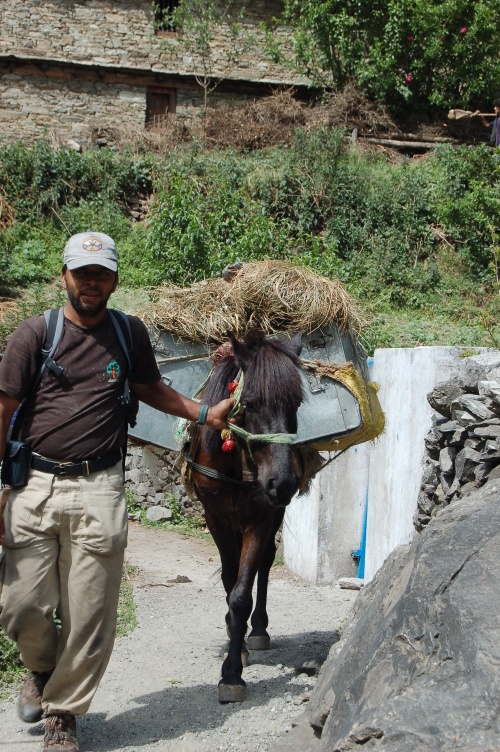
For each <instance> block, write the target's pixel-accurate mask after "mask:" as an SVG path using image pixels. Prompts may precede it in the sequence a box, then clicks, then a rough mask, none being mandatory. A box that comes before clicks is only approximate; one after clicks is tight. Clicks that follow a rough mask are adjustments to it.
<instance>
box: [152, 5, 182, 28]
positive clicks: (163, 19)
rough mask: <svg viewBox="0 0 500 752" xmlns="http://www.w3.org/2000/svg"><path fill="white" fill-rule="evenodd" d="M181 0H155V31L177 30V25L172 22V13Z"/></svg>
mask: <svg viewBox="0 0 500 752" xmlns="http://www.w3.org/2000/svg"><path fill="white" fill-rule="evenodd" d="M178 5H179V0H156V2H155V33H156V34H158V33H161V32H165V31H166V32H170V33H172V32H175V31H176V30H177V29H176V26H175V24H174V23H173V22H172V13H173V12H174V10H175V9H176V8H177V7H178Z"/></svg>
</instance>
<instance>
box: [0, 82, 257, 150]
mask: <svg viewBox="0 0 500 752" xmlns="http://www.w3.org/2000/svg"><path fill="white" fill-rule="evenodd" d="M146 89H147V87H146V86H145V85H140V84H130V83H127V82H126V81H122V82H117V83H111V82H110V83H108V82H106V81H100V80H98V77H97V76H96V80H80V79H75V78H71V77H68V78H67V79H65V80H64V85H63V86H62V85H61V78H60V77H54V76H44V75H26V74H20V73H4V74H3V75H0V135H1V137H2V140H3V141H7V142H8V141H16V140H19V139H21V138H22V139H23V140H24V141H26V142H28V143H30V142H33V141H35V140H36V139H39V138H49V139H52V140H53V141H54V142H55V144H56V145H57V144H58V143H65V142H66V141H67V140H69V139H73V140H74V141H76V142H78V143H79V144H80V145H81V146H82V147H83V148H89V147H90V146H91V145H92V143H94V142H95V141H96V139H97V138H98V137H99V135H100V133H101V132H102V131H104V132H105V133H107V134H109V133H112V132H113V131H116V132H118V133H119V132H122V133H123V132H124V133H130V132H132V133H134V132H137V131H142V129H143V128H144V125H145V114H146ZM176 100H177V106H176V120H177V121H178V122H179V124H181V123H182V124H184V125H186V126H188V127H189V126H192V125H193V124H194V123H195V122H196V121H197V119H198V118H199V113H200V110H201V107H202V106H203V93H202V91H201V90H199V89H191V90H189V89H179V90H178V91H177V95H176ZM222 100H223V101H225V102H227V101H231V102H232V103H233V104H234V105H235V106H238V105H239V104H241V103H242V102H243V101H245V97H244V96H237V95H235V94H224V93H222V92H218V91H217V90H216V91H215V92H214V94H213V95H212V96H211V99H210V102H211V104H212V105H213V106H215V105H216V104H217V103H218V102H219V101H222Z"/></svg>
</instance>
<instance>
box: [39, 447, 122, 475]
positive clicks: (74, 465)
mask: <svg viewBox="0 0 500 752" xmlns="http://www.w3.org/2000/svg"><path fill="white" fill-rule="evenodd" d="M121 458H122V452H121V449H116V450H115V451H114V452H110V454H105V455H104V457H95V458H94V459H92V460H81V461H80V462H54V461H53V460H46V459H45V458H44V457H38V456H37V455H35V454H34V455H32V457H31V467H32V468H33V469H34V470H41V471H42V473H52V474H53V475H58V476H59V477H61V478H66V477H71V478H76V477H78V476H79V475H83V476H85V475H91V474H92V473H96V472H97V471H98V470H107V468H108V467H113V465H116V463H117V462H119V461H120V460H121Z"/></svg>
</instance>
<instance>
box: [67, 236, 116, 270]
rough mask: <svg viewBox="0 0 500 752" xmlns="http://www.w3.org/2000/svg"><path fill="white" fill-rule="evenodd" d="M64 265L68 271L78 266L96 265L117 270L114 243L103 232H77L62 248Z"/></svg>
mask: <svg viewBox="0 0 500 752" xmlns="http://www.w3.org/2000/svg"><path fill="white" fill-rule="evenodd" d="M64 263H65V264H66V266H67V267H68V269H69V270H70V271H72V270H73V269H78V268H79V267H80V266H90V265H91V264H97V265H98V266H104V267H106V269H110V270H111V271H112V272H116V271H117V270H118V256H117V255H116V246H115V241H114V240H113V239H112V238H110V237H109V235H105V234H104V233H103V232H92V230H89V231H88V232H79V233H78V235H72V236H71V237H70V239H69V240H68V242H67V243H66V245H65V247H64Z"/></svg>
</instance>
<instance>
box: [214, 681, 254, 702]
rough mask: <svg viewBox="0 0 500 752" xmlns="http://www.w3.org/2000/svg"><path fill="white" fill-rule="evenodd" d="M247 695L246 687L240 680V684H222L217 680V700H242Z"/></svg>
mask: <svg viewBox="0 0 500 752" xmlns="http://www.w3.org/2000/svg"><path fill="white" fill-rule="evenodd" d="M246 696H247V688H246V684H245V682H244V681H243V680H242V683H241V684H223V683H222V680H221V681H220V682H219V702H220V703H225V702H243V701H244V700H245V699H246Z"/></svg>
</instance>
